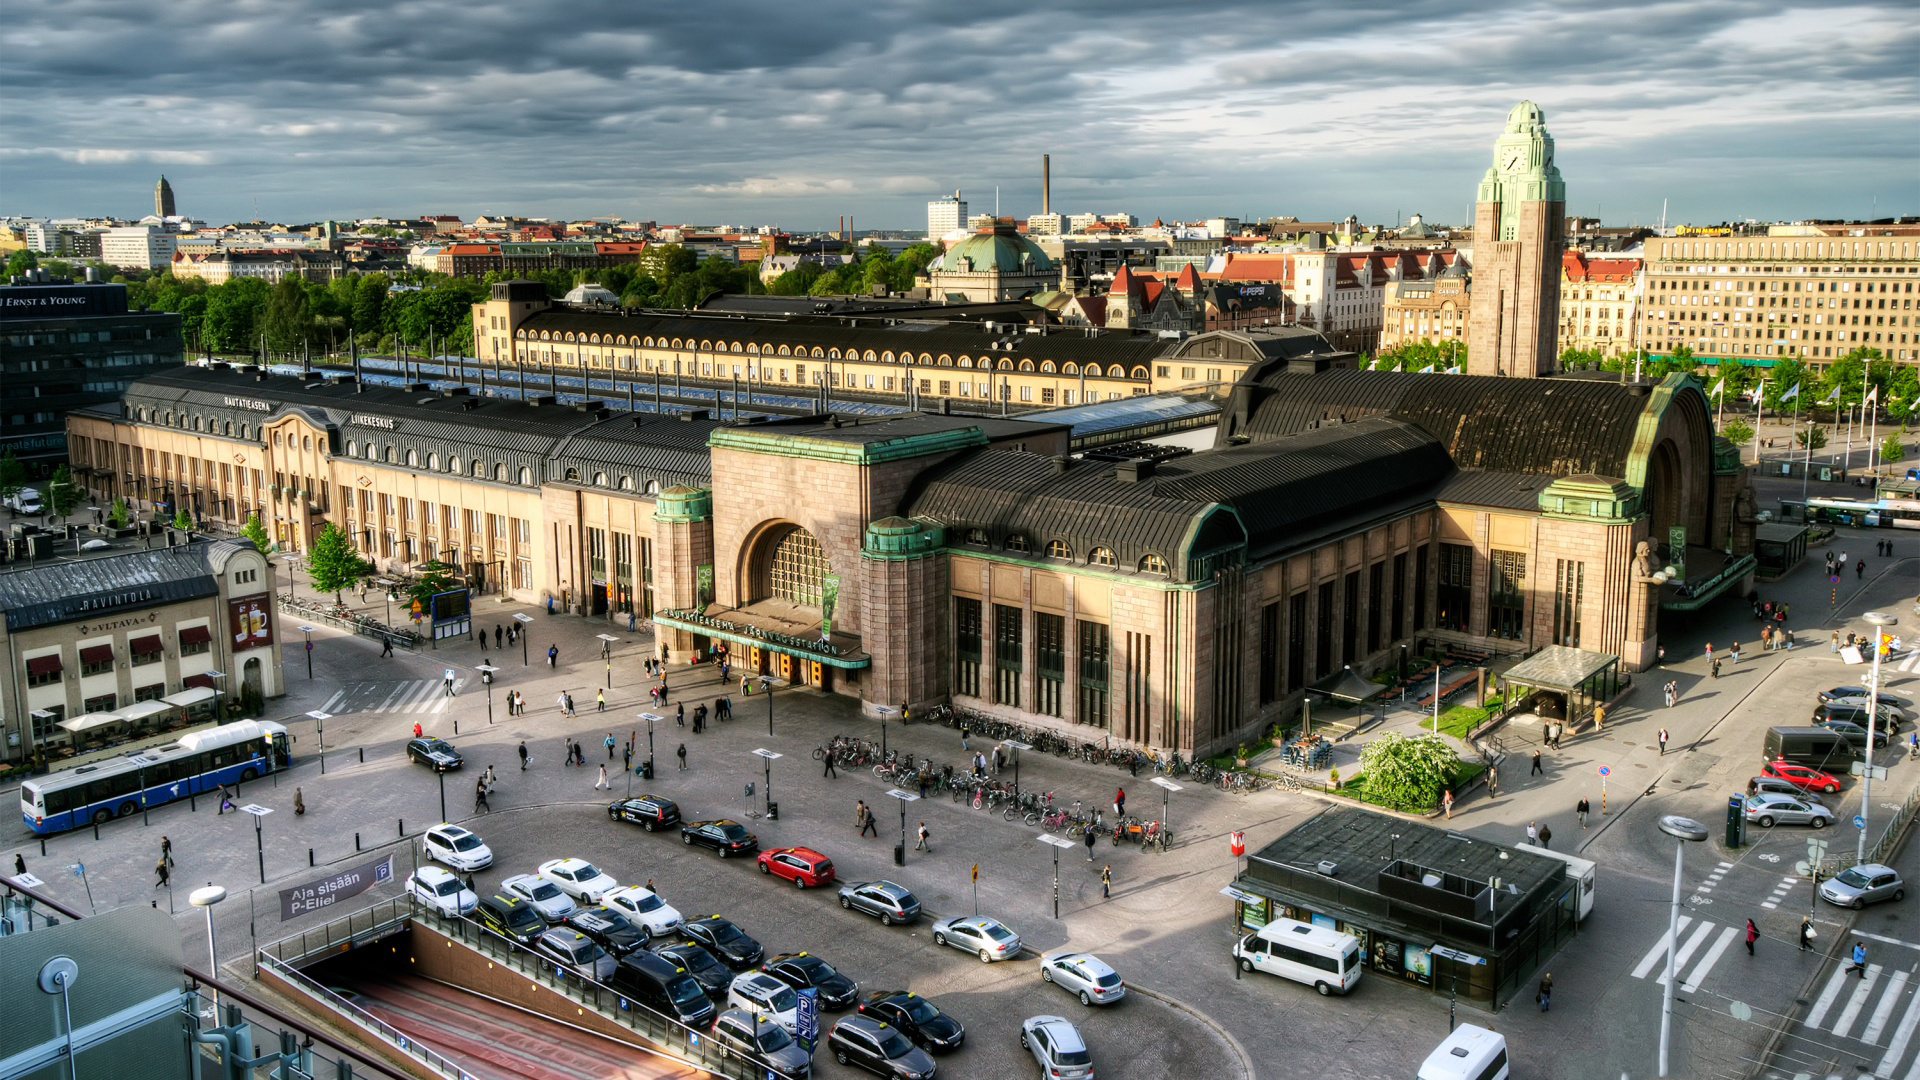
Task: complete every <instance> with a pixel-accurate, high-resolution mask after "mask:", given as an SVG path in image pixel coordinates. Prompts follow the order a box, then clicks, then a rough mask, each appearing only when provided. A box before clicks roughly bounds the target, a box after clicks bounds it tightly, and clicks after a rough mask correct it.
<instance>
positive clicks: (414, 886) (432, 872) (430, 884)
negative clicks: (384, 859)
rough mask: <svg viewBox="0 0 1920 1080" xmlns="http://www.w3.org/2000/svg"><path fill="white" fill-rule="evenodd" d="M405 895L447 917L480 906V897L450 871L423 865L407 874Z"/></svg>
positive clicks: (462, 913) (458, 914)
mask: <svg viewBox="0 0 1920 1080" xmlns="http://www.w3.org/2000/svg"><path fill="white" fill-rule="evenodd" d="M407 895H409V896H411V897H413V899H414V900H415V901H416V902H418V903H422V904H425V905H426V906H428V907H430V908H432V909H434V910H435V911H438V912H439V913H440V914H442V915H445V916H447V917H448V918H454V917H456V916H460V915H465V914H466V913H467V912H469V911H472V910H473V909H474V908H477V907H479V906H480V898H479V897H477V896H475V895H473V890H472V889H469V888H467V886H466V883H465V882H462V881H461V880H460V879H459V878H457V877H454V876H453V874H452V872H451V871H447V870H442V869H440V868H439V867H437V866H423V867H421V868H420V869H418V870H415V871H414V872H413V873H412V874H410V875H408V876H407Z"/></svg>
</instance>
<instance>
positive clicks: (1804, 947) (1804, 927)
mask: <svg viewBox="0 0 1920 1080" xmlns="http://www.w3.org/2000/svg"><path fill="white" fill-rule="evenodd" d="M1814 936H1815V935H1814V931H1813V916H1811V915H1802V916H1800V951H1801V952H1812V951H1813V939H1814Z"/></svg>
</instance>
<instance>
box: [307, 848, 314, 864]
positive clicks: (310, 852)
mask: <svg viewBox="0 0 1920 1080" xmlns="http://www.w3.org/2000/svg"><path fill="white" fill-rule="evenodd" d="M307 865H308V866H312V865H313V849H312V848H308V849H307Z"/></svg>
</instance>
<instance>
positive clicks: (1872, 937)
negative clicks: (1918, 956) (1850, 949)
mask: <svg viewBox="0 0 1920 1080" xmlns="http://www.w3.org/2000/svg"><path fill="white" fill-rule="evenodd" d="M1847 936H1848V937H1863V938H1866V939H1867V940H1869V941H1883V942H1885V943H1887V944H1888V945H1900V946H1903V947H1905V948H1909V949H1920V945H1916V944H1914V943H1913V942H1911V941H1901V940H1900V939H1899V938H1890V937H1882V936H1880V935H1879V934H1869V933H1867V932H1866V931H1865V930H1849V931H1847Z"/></svg>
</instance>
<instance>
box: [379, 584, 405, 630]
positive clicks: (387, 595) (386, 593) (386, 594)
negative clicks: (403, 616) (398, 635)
mask: <svg viewBox="0 0 1920 1080" xmlns="http://www.w3.org/2000/svg"><path fill="white" fill-rule="evenodd" d="M373 583H374V584H375V585H378V586H380V597H381V599H383V600H385V601H386V603H387V625H388V626H389V627H391V626H392V625H393V587H394V586H395V585H398V584H400V583H399V582H397V581H394V580H393V579H391V578H375V579H374V581H373Z"/></svg>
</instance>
